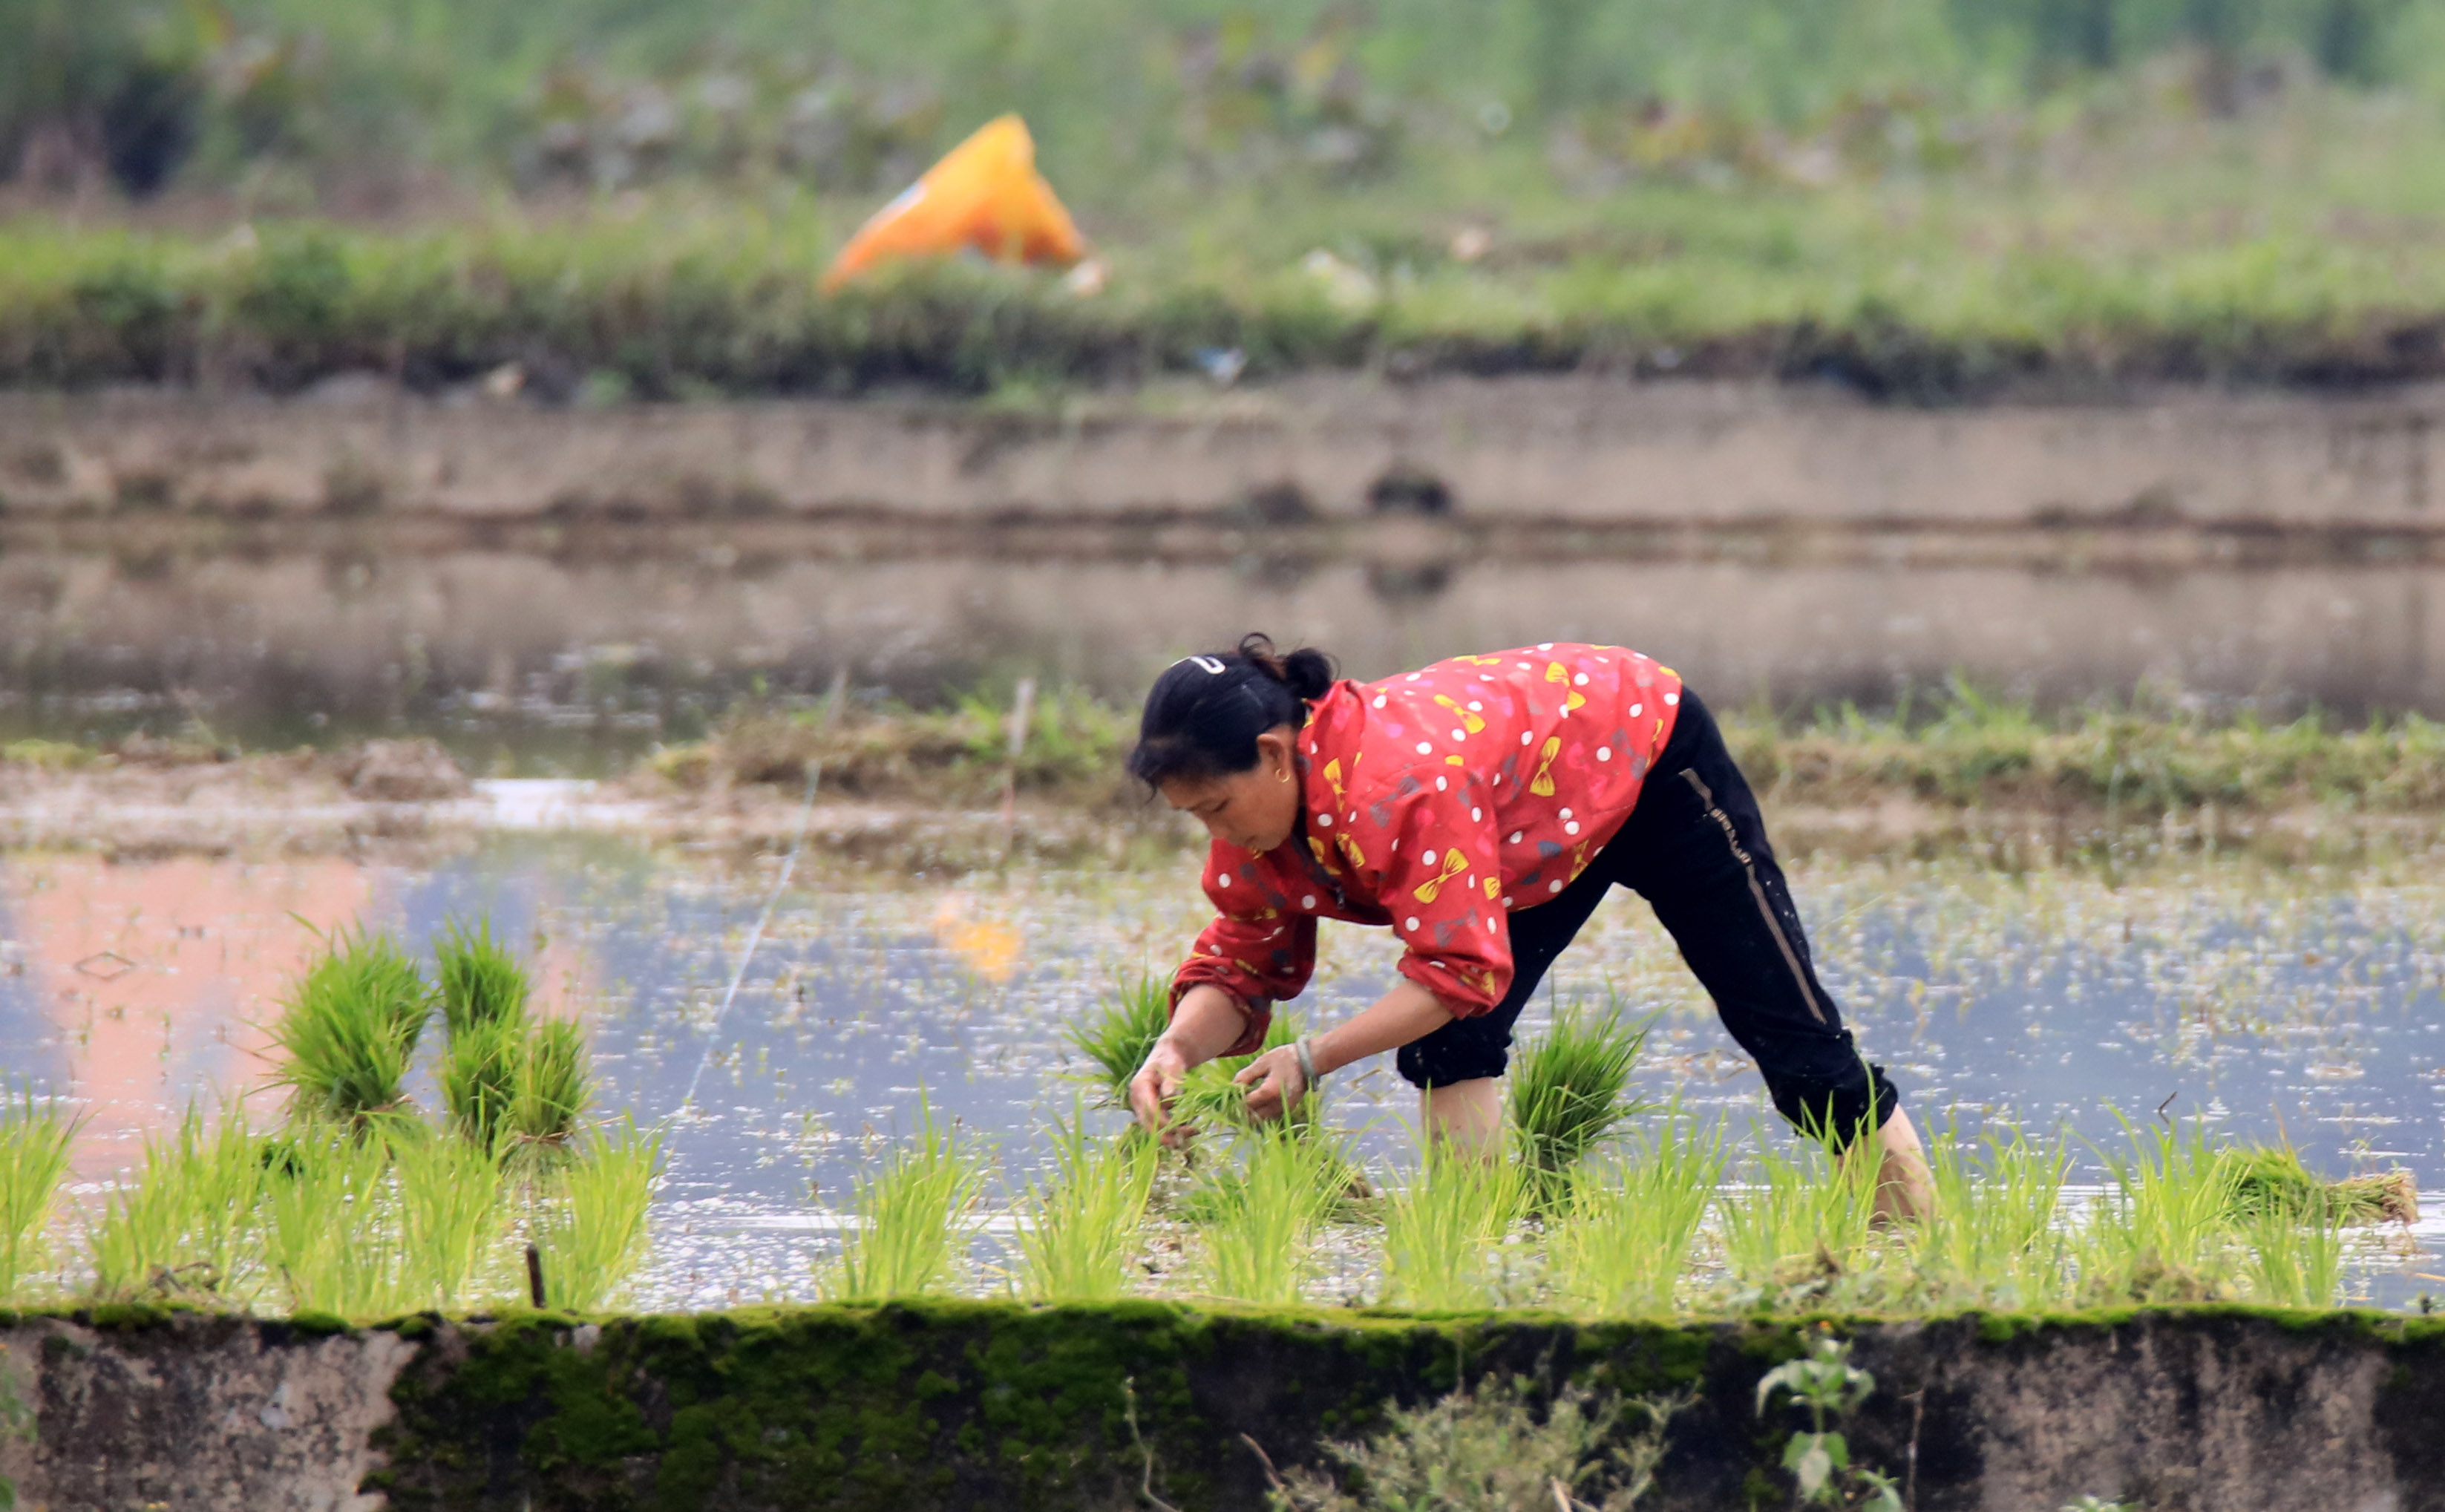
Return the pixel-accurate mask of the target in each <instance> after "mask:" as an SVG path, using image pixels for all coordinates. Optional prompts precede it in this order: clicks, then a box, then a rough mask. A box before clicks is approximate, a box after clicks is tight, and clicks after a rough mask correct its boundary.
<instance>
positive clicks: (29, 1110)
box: [0, 1087, 77, 1300]
mask: <svg viewBox="0 0 2445 1512" xmlns="http://www.w3.org/2000/svg"><path fill="white" fill-rule="evenodd" d="M76 1127H77V1125H76V1120H74V1119H72V1118H70V1117H69V1116H68V1115H67V1114H66V1113H65V1112H63V1111H61V1110H60V1108H59V1106H58V1105H57V1104H56V1103H53V1102H51V1101H49V1100H48V1099H47V1098H39V1097H36V1096H35V1095H34V1093H33V1090H32V1089H31V1088H27V1087H21V1088H20V1089H19V1090H18V1091H17V1092H15V1093H14V1094H13V1095H9V1096H5V1097H0V1300H7V1299H8V1298H10V1297H15V1296H16V1295H17V1288H18V1287H19V1286H20V1285H21V1284H22V1283H23V1282H24V1281H25V1279H26V1277H27V1274H28V1272H30V1271H32V1270H33V1269H34V1268H35V1267H36V1266H37V1265H38V1264H40V1263H41V1261H42V1258H43V1255H44V1252H45V1249H46V1240H47V1233H48V1230H49V1228H50V1223H51V1215H52V1214H53V1213H55V1212H57V1211H58V1209H59V1201H60V1183H61V1182H62V1181H63V1180H64V1179H65V1177H66V1176H67V1171H68V1149H69V1147H70V1145H71V1144H72V1143H73V1142H74V1140H75V1137H76Z"/></svg>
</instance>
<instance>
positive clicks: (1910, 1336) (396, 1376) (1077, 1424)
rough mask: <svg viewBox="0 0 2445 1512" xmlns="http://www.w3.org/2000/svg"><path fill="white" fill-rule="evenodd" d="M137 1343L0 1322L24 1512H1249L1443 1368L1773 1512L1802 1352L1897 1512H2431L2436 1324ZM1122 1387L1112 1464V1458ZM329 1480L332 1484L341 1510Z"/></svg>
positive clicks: (951, 1328) (586, 1331) (1352, 1328)
mask: <svg viewBox="0 0 2445 1512" xmlns="http://www.w3.org/2000/svg"><path fill="white" fill-rule="evenodd" d="M334 1328H335V1326H334V1325H324V1326H317V1325H313V1324H311V1323H310V1322H300V1323H283V1322H271V1321H254V1320H243V1319H227V1318H212V1317H205V1316H196V1315H169V1314H151V1313H146V1312H143V1311H141V1310H136V1309H121V1310H116V1311H112V1312H106V1313H105V1314H104V1315H103V1316H94V1315H90V1314H81V1315H76V1316H62V1317H28V1318H20V1319H19V1320H17V1321H16V1322H14V1323H13V1324H12V1325H10V1326H8V1327H7V1328H5V1329H0V1342H5V1344H6V1346H7V1353H6V1354H5V1356H0V1359H5V1362H6V1369H7V1372H8V1374H9V1380H10V1381H11V1382H12V1383H13V1384H14V1386H15V1388H16V1390H18V1391H19V1392H20V1393H21V1399H22V1400H24V1401H26V1402H28V1403H29V1404H31V1405H33V1406H34V1407H35V1408H36V1409H37V1425H38V1435H37V1438H36V1440H35V1441H34V1442H31V1443H25V1442H15V1443H11V1444H9V1446H8V1447H7V1448H6V1449H5V1451H0V1466H5V1468H6V1469H7V1470H8V1471H9V1473H10V1474H11V1475H12V1476H13V1477H14V1478H15V1479H16V1481H17V1483H18V1486H19V1490H20V1494H21V1496H23V1497H24V1498H25V1499H26V1504H28V1505H33V1506H47V1507H52V1508H62V1509H65V1508H86V1507H92V1508H103V1507H108V1508H113V1509H118V1508H125V1507H130V1506H137V1505H144V1504H155V1505H159V1504H165V1503H166V1504H168V1505H174V1506H177V1507H181V1508H183V1507H190V1506H195V1507H213V1508H220V1507H230V1508H239V1507H244V1508H249V1509H253V1508H290V1507H294V1508H352V1509H353V1508H364V1507H371V1506H374V1505H379V1504H381V1502H380V1498H381V1497H382V1496H383V1495H385V1494H386V1495H387V1497H388V1501H389V1504H390V1505H392V1506H395V1507H454V1508H455V1507H473V1508H495V1507H497V1508H504V1509H508V1508H528V1507H532V1508H569V1509H575V1508H630V1507H634V1508H640V1509H644V1508H673V1509H679V1508H687V1509H694V1508H700V1507H725V1508H732V1507H736V1508H767V1507H770V1508H783V1507H789V1508H810V1507H822V1508H834V1507H837V1508H876V1509H882V1508H891V1509H895V1512H913V1509H925V1508H945V1509H950V1508H960V1509H965V1508H971V1507H978V1506H998V1507H1010V1508H1036V1507H1041V1508H1105V1507H1123V1506H1130V1505H1135V1504H1138V1503H1137V1487H1138V1484H1139V1482H1140V1478H1141V1477H1142V1476H1143V1475H1144V1474H1145V1473H1146V1465H1147V1459H1146V1456H1147V1454H1148V1452H1150V1453H1151V1454H1152V1456H1153V1480H1154V1485H1155V1487H1156V1489H1157V1491H1158V1493H1159V1494H1160V1495H1162V1496H1163V1497H1164V1498H1165V1499H1166V1500H1167V1501H1168V1502H1170V1503H1173V1504H1175V1505H1177V1506H1179V1507H1181V1508H1184V1509H1190V1512H1194V1509H1202V1508H1216V1509H1220V1508H1241V1507H1253V1506H1257V1505H1260V1504H1261V1503H1262V1483H1261V1478H1260V1470H1259V1467H1258V1465H1257V1463H1256V1460H1255V1457H1254V1455H1253V1454H1252V1453H1251V1452H1250V1450H1249V1449H1248V1448H1247V1447H1246V1446H1245V1444H1244V1443H1243V1442H1242V1440H1241V1435H1242V1434H1246V1435H1248V1436H1249V1437H1250V1438H1253V1439H1254V1440H1256V1441H1257V1442H1258V1443H1260V1444H1262V1445H1263V1446H1264V1447H1266V1449H1267V1450H1268V1452H1269V1453H1271V1454H1272V1455H1273V1457H1274V1458H1275V1459H1276V1460H1277V1461H1280V1462H1285V1463H1296V1462H1310V1461H1313V1460H1314V1459H1315V1458H1316V1454H1317V1450H1318V1444H1319V1442H1320V1441H1321V1440H1323V1439H1327V1438H1336V1437H1352V1436H1356V1435H1359V1434H1362V1433H1364V1432H1365V1431H1366V1430H1367V1429H1368V1428H1370V1427H1372V1425H1373V1424H1375V1423H1376V1422H1377V1421H1378V1420H1379V1419H1380V1414H1381V1412H1382V1410H1383V1409H1384V1407H1385V1406H1386V1404H1388V1403H1390V1402H1398V1401H1414V1400H1419V1399H1423V1398H1427V1397H1430V1396H1432V1395H1435V1394H1438V1393H1440V1392H1442V1391H1446V1390H1448V1389H1449V1388H1450V1387H1451V1386H1452V1384H1453V1383H1454V1382H1455V1381H1456V1380H1459V1379H1462V1378H1464V1377H1465V1378H1469V1379H1475V1378H1479V1377H1481V1376H1484V1375H1486V1374H1488V1373H1502V1374H1506V1375H1508V1374H1525V1375H1528V1376H1530V1377H1532V1378H1536V1379H1540V1380H1554V1379H1557V1378H1558V1377H1562V1376H1571V1377H1576V1378H1578V1379H1581V1380H1586V1381H1589V1382H1591V1383H1595V1384H1599V1385H1604V1386H1611V1387H1614V1388H1617V1389H1619V1390H1622V1391H1630V1392H1651V1391H1694V1392H1695V1393H1696V1399H1695V1401H1694V1402H1693V1404H1692V1405H1691V1406H1690V1407H1689V1409H1687V1410H1686V1411H1685V1412H1683V1413H1682V1414H1681V1416H1680V1417H1679V1418H1677V1419H1676V1420H1675V1423H1674V1427H1673V1430H1672V1436H1671V1448H1670V1454H1669V1457H1668V1459H1667V1461H1666V1463H1665V1467H1664V1472H1663V1480H1662V1484H1661V1486H1660V1487H1659V1490H1658V1492H1657V1495H1656V1497H1655V1499H1654V1500H1653V1502H1652V1503H1643V1504H1652V1505H1655V1506H1661V1507H1666V1508H1688V1509H1696V1508H1715V1507H1733V1506H1742V1505H1747V1504H1749V1503H1752V1502H1755V1501H1757V1500H1758V1499H1759V1498H1760V1496H1763V1497H1764V1499H1765V1500H1768V1501H1774V1502H1780V1501H1782V1499H1783V1498H1784V1497H1785V1496H1786V1495H1787V1494H1788V1493H1787V1491H1786V1490H1784V1489H1783V1485H1784V1483H1783V1481H1782V1478H1781V1475H1780V1472H1779V1471H1778V1470H1776V1469H1775V1468H1774V1466H1775V1465H1777V1464H1778V1463H1779V1456H1780V1451H1781V1443H1782V1434H1783V1432H1784V1431H1785V1430H1786V1427H1787V1425H1783V1424H1782V1423H1781V1422H1779V1421H1778V1420H1774V1419H1769V1420H1765V1421H1761V1420H1759V1419H1758V1418H1757V1417H1756V1416H1755V1414H1754V1410H1753V1401H1754V1392H1755V1387H1756V1382H1757V1380H1758V1377H1759V1376H1760V1374H1762V1373H1763V1372H1764V1371H1766V1370H1768V1369H1770V1368H1771V1367H1772V1366H1773V1365H1774V1364H1775V1363H1777V1362H1779V1361H1781V1360H1782V1359H1785V1358H1788V1357H1790V1356H1791V1355H1792V1354H1793V1353H1797V1352H1798V1350H1799V1349H1800V1348H1801V1345H1802V1343H1803V1341H1804V1339H1805V1338H1806V1336H1807V1335H1808V1334H1809V1332H1810V1331H1811V1330H1813V1329H1817V1328H1832V1329H1833V1330H1834V1331H1835V1332H1837V1333H1838V1334H1839V1335H1842V1336H1845V1337H1849V1338H1852V1339H1854V1340H1855V1343H1856V1351H1855V1354H1854V1359H1855V1361H1856V1362H1857V1363H1858V1364H1860V1365H1863V1366H1865V1367H1866V1368H1868V1369H1869V1370H1871V1371H1873V1372H1876V1381H1877V1391H1876V1396H1875V1397H1874V1398H1873V1399H1872V1400H1871V1401H1870V1402H1869V1403H1868V1404H1867V1406H1866V1407H1865V1408H1864V1409H1862V1411H1861V1413H1860V1414H1859V1417H1858V1419H1857V1421H1856V1422H1854V1423H1853V1424H1852V1425H1850V1429H1851V1439H1852V1444H1853V1447H1854V1454H1855V1456H1856V1457H1857V1458H1858V1459H1859V1460H1860V1461H1861V1462H1863V1463H1866V1464H1870V1465H1876V1466H1879V1467H1881V1468H1883V1469H1885V1470H1887V1471H1889V1472H1891V1473H1893V1474H1894V1476H1895V1477H1896V1478H1897V1479H1900V1480H1902V1481H1904V1482H1905V1483H1906V1484H1908V1485H1909V1487H1910V1489H1911V1493H1912V1504H1913V1506H1914V1507H1916V1508H1920V1509H1926V1512H1942V1509H1952V1508H1964V1509H1967V1508H1981V1509H1997V1512H2001V1509H2006V1508H2010V1509H2028V1508H2035V1509H2039V1512H2050V1509H2052V1508H2055V1507H2058V1506H2061V1505H2062V1504H2063V1503H2065V1502H2068V1501H2072V1500H2075V1499H2077V1498H2079V1497H2081V1496H2088V1495H2093V1496H2099V1497H2121V1498H2126V1499H2130V1500H2134V1501H2137V1502H2138V1503H2142V1504H2144V1505H2145V1506H2147V1507H2148V1508H2149V1509H2150V1512H2210V1509H2214V1512H2259V1509H2265V1512H2276V1509H2286V1512H2289V1509H2295V1508H2322V1509H2323V1508H2341V1509H2351V1512H2419V1509H2428V1508H2438V1507H2445V1322H2431V1321H2429V1320H2426V1319H2420V1318H2405V1317H2400V1316H2389V1315H2380V1314H2368V1313H2348V1312H2346V1313H2333V1314H2282V1313H2268V1312H2259V1311H2253V1310H2249V1309H2242V1308H2196V1309H2180V1310H2138V1311H2127V1312H2116V1313H2099V1314H2093V1315H2081V1316H2065V1317H2051V1318H2034V1317H2008V1316H1961V1317H1951V1318H1944V1319H1935V1320H1929V1321H1924V1322H1890V1321H1874V1320H1841V1319H1829V1320H1821V1321H1811V1322H1796V1321H1771V1322H1769V1321H1756V1322H1748V1323H1710V1324H1672V1323H1634V1322H1625V1323H1601V1324H1591V1323H1573V1322H1568V1321H1564V1320H1560V1319H1556V1318H1552V1317H1546V1316H1533V1315H1531V1316H1507V1315H1506V1316H1468V1317H1444V1318H1414V1317H1405V1316H1383V1315H1372V1314H1351V1313H1336V1312H1319V1311H1307V1312H1298V1313H1264V1312H1254V1311H1234V1310H1205V1309H1195V1308H1187V1307H1181V1306H1174V1305H1170V1304H1162V1303H1153V1302H1132V1303H1125V1304H1120V1305H1117V1306H1111V1307H1102V1308H1083V1307H1076V1308H1042V1309H1030V1308H1022V1307H1016V1306H1008V1305H998V1304H989V1303H969V1302H934V1303H924V1304H918V1305H906V1306H899V1305H895V1306H888V1307H882V1308H839V1307H813V1308H790V1309H765V1310H746V1311H741V1312H737V1313H728V1314H707V1315H697V1316H658V1317H628V1318H604V1319H598V1320H582V1319H577V1318H568V1317H559V1316H551V1315H527V1316H514V1317H511V1318H506V1319H501V1320H495V1321H472V1322H445V1321H441V1320H438V1319H431V1318H412V1319H407V1320H405V1321H403V1322H401V1323H398V1324H392V1325H387V1326H385V1327H383V1328H377V1329H367V1330H361V1331H346V1330H339V1331H333V1329H334ZM1125 1392H1133V1393H1134V1396H1135V1400H1136V1403H1137V1410H1138V1416H1139V1421H1140V1424H1141V1427H1142V1430H1143V1438H1142V1440H1141V1439H1138V1438H1133V1437H1132V1435H1131V1432H1130V1429H1129V1423H1128V1419H1127V1416H1126V1411H1125V1406H1126V1402H1127V1396H1126V1395H1125ZM360 1486H362V1487H363V1489H362V1491H360V1489H359V1488H360Z"/></svg>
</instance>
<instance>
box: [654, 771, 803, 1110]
mask: <svg viewBox="0 0 2445 1512" xmlns="http://www.w3.org/2000/svg"><path fill="white" fill-rule="evenodd" d="M823 776H824V762H823V758H822V757H821V756H817V757H816V758H815V760H814V762H813V764H812V765H811V766H810V767H808V769H807V797H806V801H805V802H803V803H801V804H799V805H798V829H797V832H796V833H794V834H793V835H792V836H791V837H790V853H789V854H788V855H787V856H786V857H784V858H783V859H782V862H781V875H780V877H779V878H778V879H776V880H775V882H774V884H773V895H772V896H771V897H769V898H766V899H765V900H764V911H763V912H762V913H761V914H759V915H757V916H756V927H755V928H753V929H751V930H749V931H748V932H747V948H746V949H745V950H743V951H741V952H739V955H738V969H737V971H734V972H732V973H731V974H730V990H729V991H727V992H724V993H723V994H722V995H721V1006H720V1007H719V1009H717V1010H715V1012H714V1015H713V1027H712V1028H711V1029H710V1030H708V1031H706V1036H707V1037H706V1039H705V1043H704V1056H703V1058H702V1059H700V1060H699V1061H698V1062H697V1063H696V1074H695V1075H693V1076H690V1077H689V1078H688V1087H687V1095H686V1096H684V1097H682V1098H681V1099H680V1108H681V1110H682V1111H684V1110H686V1109H688V1108H690V1107H692V1106H694V1105H695V1103H696V1088H697V1083H699V1082H700V1081H702V1080H704V1069H705V1068H706V1067H707V1066H710V1065H712V1064H713V1053H714V1051H715V1050H716V1049H717V1048H719V1046H720V1044H721V1021H722V1020H723V1019H724V1018H727V1017H730V1004H731V1001H732V999H736V998H737V996H738V984H739V983H740V982H742V981H745V980H747V964H748V962H749V961H754V960H755V959H756V946H757V945H758V944H760V943H763V940H764V926H765V925H766V924H771V923H772V922H773V910H774V908H775V907H776V906H778V905H779V904H780V902H781V892H782V889H783V888H785V887H789V885H790V874H791V873H792V872H793V871H795V870H797V868H798V849H799V848H800V847H802V846H804V845H805V844H806V843H807V821H808V820H809V819H811V818H812V817H813V816H814V812H815V787H816V785H817V784H818V783H820V782H821V781H822V780H823Z"/></svg>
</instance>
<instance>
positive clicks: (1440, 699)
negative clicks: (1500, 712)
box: [1435, 693, 1485, 735]
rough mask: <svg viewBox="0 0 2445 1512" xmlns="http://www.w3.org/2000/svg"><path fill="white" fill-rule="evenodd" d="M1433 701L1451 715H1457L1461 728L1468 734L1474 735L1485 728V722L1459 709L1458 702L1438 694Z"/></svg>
mask: <svg viewBox="0 0 2445 1512" xmlns="http://www.w3.org/2000/svg"><path fill="white" fill-rule="evenodd" d="M1435 701H1436V702H1437V703H1440V704H1442V705H1443V706H1444V707H1445V708H1446V709H1449V710H1451V711H1452V713H1454V714H1457V715H1459V716H1460V722H1461V724H1462V726H1463V727H1464V728H1465V729H1466V730H1467V731H1468V733H1469V734H1471V735H1476V734H1478V733H1480V732H1481V731H1483V730H1484V728H1485V721H1484V719H1479V718H1478V717H1477V716H1476V715H1474V714H1471V713H1470V712H1469V711H1468V710H1466V709H1465V708H1463V707H1461V705H1460V703H1459V701H1458V700H1453V699H1448V698H1446V697H1445V696H1444V695H1442V694H1440V693H1438V694H1436V695H1435Z"/></svg>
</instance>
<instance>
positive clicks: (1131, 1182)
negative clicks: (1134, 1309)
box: [1017, 1118, 1162, 1302]
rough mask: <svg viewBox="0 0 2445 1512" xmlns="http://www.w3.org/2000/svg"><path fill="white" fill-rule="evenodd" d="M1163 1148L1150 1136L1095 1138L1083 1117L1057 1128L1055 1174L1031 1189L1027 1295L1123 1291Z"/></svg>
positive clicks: (1022, 1267)
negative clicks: (1111, 1138) (1130, 1258)
mask: <svg viewBox="0 0 2445 1512" xmlns="http://www.w3.org/2000/svg"><path fill="white" fill-rule="evenodd" d="M1161 1155H1162V1147H1160V1146H1158V1145H1156V1144H1155V1143H1154V1142H1153V1141H1152V1140H1149V1139H1144V1138H1136V1139H1132V1138H1126V1137H1125V1138H1122V1139H1117V1140H1096V1139H1093V1138H1092V1137H1090V1136H1089V1134H1088V1133H1087V1130H1086V1128H1085V1124H1084V1120H1083V1119H1078V1118H1073V1120H1072V1121H1071V1122H1069V1123H1067V1124H1064V1125H1062V1126H1060V1127H1059V1128H1057V1129H1055V1132H1054V1146H1053V1161H1054V1169H1053V1174H1052V1178H1051V1180H1049V1181H1044V1182H1038V1183H1036V1184H1033V1185H1030V1186H1029V1188H1028V1195H1027V1211H1028V1222H1027V1224H1026V1226H1024V1227H1023V1228H1021V1229H1020V1230H1019V1234H1018V1255H1019V1269H1018V1277H1017V1290H1018V1293H1019V1295H1020V1296H1022V1297H1032V1298H1035V1299H1036V1300H1039V1301H1077V1302H1102V1301H1110V1300H1111V1299H1112V1298H1113V1297H1118V1296H1120V1295H1121V1290H1122V1286H1123V1283H1124V1281H1125V1280H1126V1279H1127V1267H1128V1264H1129V1256H1130V1254H1131V1252H1132V1251H1134V1250H1135V1249H1136V1247H1137V1243H1138V1228H1139V1224H1140V1223H1143V1222H1144V1221H1145V1218H1146V1208H1147V1199H1148V1196H1149V1195H1150V1194H1151V1192H1152V1191H1153V1189H1154V1175H1155V1167H1156V1163H1157V1162H1158V1160H1159V1159H1160V1158H1161Z"/></svg>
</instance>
